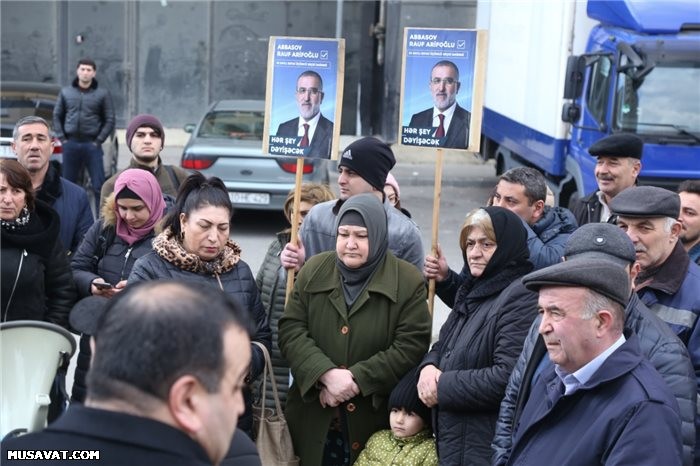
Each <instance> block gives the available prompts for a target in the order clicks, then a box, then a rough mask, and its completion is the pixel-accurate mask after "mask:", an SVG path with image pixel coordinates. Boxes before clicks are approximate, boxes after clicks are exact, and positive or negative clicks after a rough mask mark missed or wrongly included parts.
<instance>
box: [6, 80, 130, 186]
mask: <svg viewBox="0 0 700 466" xmlns="http://www.w3.org/2000/svg"><path fill="white" fill-rule="evenodd" d="M60 91H61V86H59V85H57V84H50V83H34V82H21V81H3V82H0V157H15V154H14V152H13V151H12V147H11V146H10V144H11V143H12V130H13V129H14V127H15V124H16V123H17V121H19V120H20V118H23V117H26V116H30V115H35V116H39V117H41V118H43V119H45V120H46V121H47V122H48V123H49V125H53V108H54V107H55V106H56V99H57V98H58V93H59V92H60ZM53 141H54V148H53V156H52V160H57V161H59V162H62V161H63V158H62V154H63V152H62V148H61V141H59V140H58V138H56V137H55V136H53ZM102 150H103V152H104V169H105V177H106V178H109V177H110V176H112V175H114V173H116V171H117V163H118V161H119V142H118V141H117V136H116V132H112V134H111V135H110V136H109V138H107V140H106V141H105V142H104V144H102ZM81 184H83V185H84V186H88V185H89V180H88V179H87V170H86V171H85V175H84V179H83V182H82V183H81Z"/></svg>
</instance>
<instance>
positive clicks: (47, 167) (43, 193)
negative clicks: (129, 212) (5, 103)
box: [12, 116, 93, 254]
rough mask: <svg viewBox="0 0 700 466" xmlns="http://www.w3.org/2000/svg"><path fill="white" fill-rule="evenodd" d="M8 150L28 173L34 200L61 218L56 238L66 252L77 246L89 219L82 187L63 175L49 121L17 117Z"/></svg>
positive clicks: (87, 203)
mask: <svg viewBox="0 0 700 466" xmlns="http://www.w3.org/2000/svg"><path fill="white" fill-rule="evenodd" d="M12 139H13V140H12V150H13V151H14V152H15V154H16V155H17V160H18V161H19V163H21V164H22V166H23V167H24V168H26V169H27V171H28V172H29V176H30V177H31V179H32V186H33V187H34V190H35V191H36V195H37V199H39V200H41V201H44V202H46V203H47V204H48V205H50V206H51V207H53V209H54V210H55V211H56V213H58V217H59V218H60V219H61V222H60V224H61V230H60V237H61V243H63V247H64V248H65V249H66V251H67V252H68V254H70V253H71V252H73V251H75V250H77V249H78V245H79V244H80V241H82V239H83V236H85V233H86V232H87V231H88V229H89V228H90V226H91V225H92V222H93V216H92V210H90V203H89V201H88V197H87V194H85V190H84V189H83V188H81V187H80V186H78V185H76V184H73V183H71V182H70V181H68V180H66V179H65V178H63V177H62V176H61V174H60V169H59V166H58V163H57V162H49V159H50V158H51V153H52V152H53V143H52V142H51V133H50V129H49V124H48V123H47V122H46V120H44V119H43V118H41V117H38V116H28V117H24V118H21V119H20V120H19V121H18V122H17V123H16V124H15V128H14V130H13V131H12Z"/></svg>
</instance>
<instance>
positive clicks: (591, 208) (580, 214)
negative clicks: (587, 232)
mask: <svg viewBox="0 0 700 466" xmlns="http://www.w3.org/2000/svg"><path fill="white" fill-rule="evenodd" d="M570 207H571V213H573V214H574V217H575V218H576V222H577V223H578V226H581V225H585V224H587V223H598V222H600V215H601V214H602V213H603V204H601V203H600V198H599V197H598V191H596V192H594V193H593V194H589V195H588V196H586V197H584V198H581V199H576V201H575V202H574V203H573V204H571V206H570Z"/></svg>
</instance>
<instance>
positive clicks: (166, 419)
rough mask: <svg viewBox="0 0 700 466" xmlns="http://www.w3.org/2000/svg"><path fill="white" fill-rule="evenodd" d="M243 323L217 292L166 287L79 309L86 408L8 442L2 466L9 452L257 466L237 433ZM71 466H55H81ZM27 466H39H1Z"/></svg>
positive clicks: (245, 350)
mask: <svg viewBox="0 0 700 466" xmlns="http://www.w3.org/2000/svg"><path fill="white" fill-rule="evenodd" d="M246 314H247V313H246V312H245V310H244V309H242V308H241V307H240V306H239V305H238V304H237V303H236V302H235V301H233V300H232V299H231V298H230V297H229V296H228V295H226V294H225V293H223V292H219V291H216V290H214V291H213V292H212V291H211V290H209V291H206V293H204V292H202V291H201V290H200V289H199V288H197V287H196V286H194V285H192V284H187V283H178V282H175V281H172V280H170V281H168V280H165V281H151V282H146V283H142V284H136V285H132V286H129V287H128V288H127V289H126V290H125V291H124V292H123V293H119V295H118V296H116V297H114V298H112V299H106V298H102V297H99V296H91V297H89V298H86V299H84V300H82V301H81V302H80V303H79V304H78V305H76V307H75V308H74V309H73V310H72V311H71V316H70V322H71V325H72V326H73V327H74V328H75V329H76V330H79V331H81V332H84V333H89V334H91V335H93V340H92V342H91V345H92V347H93V360H92V366H91V367H90V372H89V373H88V394H87V399H86V401H85V404H84V405H72V406H71V407H70V408H69V409H68V411H66V413H65V414H64V415H63V416H62V417H60V418H59V419H58V420H57V421H55V422H54V423H52V424H51V425H49V426H48V427H47V428H46V429H45V430H43V431H41V432H37V433H31V434H27V435H23V436H20V437H16V438H13V439H10V440H4V441H3V442H2V461H3V464H6V463H5V461H6V460H8V456H7V453H6V450H67V451H68V454H70V453H71V450H83V451H86V450H91V451H96V452H97V455H99V456H97V457H92V458H90V459H93V460H98V461H95V462H94V464H107V465H118V464H120V465H130V466H138V465H144V466H145V465H157V464H159V465H166V464H167V465H173V466H175V465H181V466H185V465H187V466H197V465H202V466H204V465H212V464H214V465H219V464H227V463H226V461H227V460H224V458H228V457H231V458H232V457H233V456H235V455H238V458H236V461H232V462H230V463H229V464H236V465H246V466H253V465H258V466H259V465H260V460H259V458H258V455H257V453H256V451H255V447H254V445H253V443H252V441H251V440H250V439H249V438H248V437H247V436H246V434H245V433H243V432H242V431H238V430H237V428H236V423H237V419H238V416H240V415H241V414H243V411H244V409H245V406H244V401H243V393H242V388H243V386H244V385H245V378H246V376H247V374H248V371H249V368H250V354H251V353H250V339H249V331H250V324H249V322H248V318H247V316H246ZM67 459H68V460H69V461H61V462H60V464H69V465H70V464H86V462H85V461H70V460H73V459H75V460H81V459H85V458H82V457H79V458H72V457H70V456H69V457H68V458H67ZM25 463H26V464H35V463H32V462H30V463H27V462H26V461H22V462H20V461H17V462H16V463H15V462H11V461H8V462H7V464H25ZM87 463H90V464H92V462H87ZM37 464H53V463H52V462H46V463H44V462H37ZM56 464H59V462H58V461H57V462H56Z"/></svg>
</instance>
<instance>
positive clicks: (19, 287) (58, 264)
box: [0, 200, 76, 328]
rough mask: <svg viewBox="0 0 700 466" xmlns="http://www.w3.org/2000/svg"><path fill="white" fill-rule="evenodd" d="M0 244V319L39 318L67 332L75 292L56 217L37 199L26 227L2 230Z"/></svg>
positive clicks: (51, 210) (50, 209) (0, 231)
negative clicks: (0, 272) (0, 248)
mask: <svg viewBox="0 0 700 466" xmlns="http://www.w3.org/2000/svg"><path fill="white" fill-rule="evenodd" d="M0 245H1V247H2V256H1V258H2V262H1V263H0V269H1V270H2V274H1V275H0V283H1V285H2V289H1V290H0V301H1V302H2V308H1V309H0V312H2V316H1V319H0V320H2V321H3V322H5V321H9V320H23V319H27V320H43V321H47V322H52V323H54V324H57V325H60V326H61V327H65V328H68V313H69V312H70V310H71V308H72V307H73V305H74V304H75V301H76V291H75V284H74V283H73V276H72V274H71V269H70V264H69V263H68V257H67V256H66V251H65V249H64V248H63V245H62V244H61V240H60V239H59V219H58V214H56V212H55V211H54V210H53V209H52V208H51V207H49V206H48V205H47V204H46V203H44V202H41V201H39V200H37V201H36V209H35V210H34V212H32V213H31V215H30V219H29V223H28V224H27V225H26V226H25V227H24V228H22V229H18V230H6V229H5V228H0ZM15 282H16V285H15Z"/></svg>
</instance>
